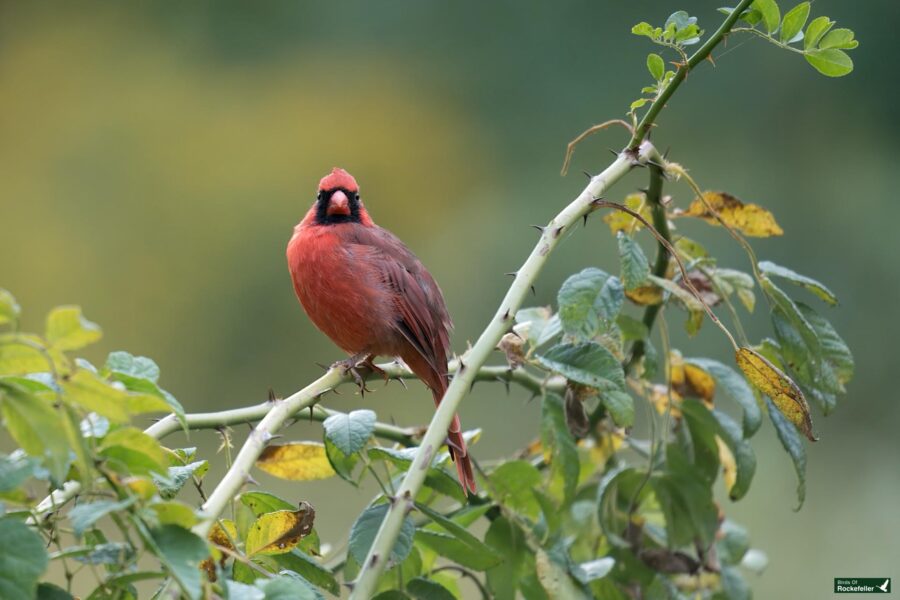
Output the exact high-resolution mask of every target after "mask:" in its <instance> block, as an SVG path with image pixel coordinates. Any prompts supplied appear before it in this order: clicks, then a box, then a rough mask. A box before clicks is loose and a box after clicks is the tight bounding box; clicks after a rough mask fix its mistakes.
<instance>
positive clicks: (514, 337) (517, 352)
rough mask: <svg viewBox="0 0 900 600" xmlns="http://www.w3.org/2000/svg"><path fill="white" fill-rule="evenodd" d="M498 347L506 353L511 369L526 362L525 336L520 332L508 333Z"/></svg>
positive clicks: (501, 339)
mask: <svg viewBox="0 0 900 600" xmlns="http://www.w3.org/2000/svg"><path fill="white" fill-rule="evenodd" d="M497 349H498V350H500V351H501V352H503V354H505V355H506V363H507V364H508V365H509V368H510V369H517V368H519V367H521V366H522V365H523V364H525V338H523V337H522V336H521V335H519V334H518V333H507V334H506V335H504V336H503V337H502V338H500V342H499V343H498V344H497Z"/></svg>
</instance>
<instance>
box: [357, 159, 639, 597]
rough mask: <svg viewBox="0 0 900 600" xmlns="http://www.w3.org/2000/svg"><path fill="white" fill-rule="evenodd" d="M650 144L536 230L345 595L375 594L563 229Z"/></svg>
mask: <svg viewBox="0 0 900 600" xmlns="http://www.w3.org/2000/svg"><path fill="white" fill-rule="evenodd" d="M651 149H652V146H651V145H650V144H649V143H645V144H642V145H641V147H640V150H639V152H638V153H632V152H623V153H621V154H620V155H619V156H618V157H617V158H616V160H615V161H614V162H613V163H612V164H611V165H610V166H609V167H608V168H607V169H606V170H605V171H603V172H602V173H600V174H599V175H596V176H594V177H592V178H591V181H590V183H589V184H588V186H587V187H586V188H585V189H584V191H582V192H581V194H580V195H579V196H578V197H577V198H576V199H575V200H574V201H573V202H572V203H571V204H569V205H568V206H567V207H566V208H564V209H563V211H562V212H560V213H559V214H558V215H557V216H556V217H555V218H554V219H553V220H551V221H550V222H549V223H548V224H547V226H546V227H545V228H544V230H543V232H542V233H541V237H540V239H539V240H538V243H537V244H536V245H535V247H534V249H533V250H532V252H531V254H530V255H529V256H528V259H527V260H526V261H525V264H523V265H522V268H520V269H519V271H518V272H517V273H516V277H515V279H514V280H513V283H512V285H511V286H510V288H509V290H508V291H507V293H506V296H505V297H504V298H503V301H502V302H501V303H500V307H499V308H498V309H497V312H496V314H495V315H494V318H493V319H492V320H491V322H490V323H489V324H488V325H487V327H486V328H485V329H484V331H483V332H482V333H481V336H480V337H479V338H478V341H477V342H476V343H475V345H474V346H473V347H472V349H471V350H470V351H469V352H468V353H467V354H466V357H465V358H464V362H463V364H461V365H460V367H459V370H458V371H457V373H456V376H455V377H454V378H453V381H452V382H451V383H450V387H449V388H448V389H447V391H446V393H445V394H444V397H443V399H442V400H441V404H440V406H439V407H438V409H437V411H436V412H435V415H434V418H433V419H432V420H431V424H430V425H429V426H428V431H427V432H426V433H425V437H424V438H423V439H422V443H421V445H420V449H419V452H417V453H416V457H415V459H414V460H413V464H412V466H410V468H409V471H407V473H406V476H405V477H404V479H403V483H402V484H401V485H400V488H399V489H398V490H397V497H396V498H395V499H394V500H393V501H392V502H391V503H390V505H389V507H388V511H387V514H386V515H385V517H384V520H383V521H382V523H381V527H380V528H379V530H378V533H377V534H376V536H375V540H374V542H373V544H372V548H371V549H370V550H369V554H368V556H367V557H366V559H365V561H363V564H362V568H361V571H360V573H359V576H358V577H357V579H356V581H355V582H354V584H353V591H352V593H351V595H350V598H351V599H354V600H363V599H364V600H368V599H369V598H371V597H372V596H373V595H374V592H375V588H376V584H377V582H378V578H379V576H380V575H381V573H382V572H383V570H384V568H385V566H386V565H387V562H388V557H389V556H390V553H391V549H392V548H393V547H394V543H395V542H396V540H397V535H398V534H399V533H400V528H401V526H402V525H403V519H404V517H405V516H406V514H407V513H408V512H409V511H410V510H412V508H413V499H414V498H415V497H416V495H417V494H418V492H419V490H420V489H421V487H422V483H423V482H424V481H425V475H426V473H427V471H428V467H429V465H430V464H431V461H432V459H433V457H434V455H435V453H436V452H437V451H438V449H439V448H440V447H441V445H442V444H443V443H444V439H445V438H446V437H447V428H448V427H449V426H450V422H451V421H452V420H453V415H454V414H455V413H456V409H457V408H458V407H459V404H460V402H461V401H462V398H463V396H465V395H466V393H467V392H468V391H469V387H470V386H471V385H472V382H474V381H475V376H476V374H477V373H478V370H479V368H480V367H481V365H483V364H484V363H485V362H486V361H487V359H488V357H489V356H490V354H491V352H492V351H493V350H494V348H495V347H496V346H497V342H498V341H500V338H501V337H502V336H503V334H504V333H506V332H507V331H508V330H509V328H510V326H511V325H512V324H513V323H514V322H515V314H516V311H517V310H518V309H519V307H520V306H521V304H522V302H523V300H524V299H525V298H526V297H527V296H528V294H529V293H530V290H531V286H532V284H533V283H534V281H535V279H536V278H537V276H538V274H539V273H540V271H541V269H542V268H543V266H544V265H545V264H546V262H547V259H548V257H549V256H550V254H551V253H552V251H553V249H554V248H555V247H556V245H557V244H558V243H559V240H560V239H561V237H562V234H563V233H565V232H566V231H567V230H568V229H570V228H571V227H572V226H573V225H574V224H575V223H577V222H578V220H579V219H581V217H582V216H584V215H586V214H588V213H589V212H590V211H591V209H592V208H593V207H592V203H593V202H594V201H595V200H596V199H597V198H599V197H600V196H602V195H603V193H604V192H605V191H606V190H607V189H608V188H609V187H610V186H611V185H612V184H613V183H615V182H616V181H618V180H619V179H621V178H622V177H623V176H624V175H625V174H626V173H627V172H628V171H629V170H630V169H631V167H632V166H634V165H635V164H643V163H644V162H645V161H646V156H647V153H648V152H649V151H650V150H651Z"/></svg>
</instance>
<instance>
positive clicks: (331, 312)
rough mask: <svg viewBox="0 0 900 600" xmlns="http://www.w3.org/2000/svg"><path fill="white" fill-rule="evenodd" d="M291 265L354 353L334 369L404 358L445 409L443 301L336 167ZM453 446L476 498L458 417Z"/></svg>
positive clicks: (310, 304) (325, 322) (335, 336)
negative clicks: (390, 358)
mask: <svg viewBox="0 0 900 600" xmlns="http://www.w3.org/2000/svg"><path fill="white" fill-rule="evenodd" d="M287 261H288V268H289V269H290V272H291V279H292V280H293V282H294V290H295V291H296V292H297V298H299V299H300V303H301V304H302V305H303V308H304V310H306V314H307V315H309V318H310V319H311V320H312V322H313V323H314V324H315V325H316V327H318V328H319V329H320V330H321V331H322V332H323V333H324V334H325V335H327V336H328V337H330V338H331V340H332V341H333V342H334V343H335V344H337V345H338V346H340V348H341V349H342V350H344V351H345V352H347V354H350V358H348V359H347V360H345V361H340V363H336V364H340V365H341V366H343V367H344V368H346V369H348V370H349V369H353V368H355V367H356V366H357V365H366V366H368V367H370V368H374V365H373V364H372V359H373V358H374V357H375V356H398V357H400V358H401V359H402V360H403V362H404V363H406V365H407V366H408V367H409V368H410V369H411V370H412V372H413V373H415V374H416V375H417V376H418V377H419V378H420V379H421V380H422V381H423V382H425V385H427V386H428V387H429V388H431V392H432V394H433V395H434V403H435V405H437V404H439V403H440V401H441V398H442V397H443V396H444V392H445V391H446V390H447V385H448V376H447V355H448V354H449V353H450V329H451V328H452V327H453V324H452V323H451V322H450V315H449V314H447V307H446V305H445V304H444V296H443V295H442V294H441V290H440V288H439V287H438V285H437V283H435V281H434V278H433V277H432V276H431V274H430V273H429V272H428V271H427V270H426V269H425V266H424V265H423V264H422V263H421V262H420V261H419V259H418V258H416V256H415V255H414V254H413V253H412V252H410V250H409V248H407V247H406V246H405V245H404V244H403V242H401V241H400V240H399V239H398V238H397V236H395V235H394V234H392V233H391V232H390V231H388V230H386V229H382V228H381V227H379V226H378V225H376V224H375V223H374V222H373V221H372V218H371V217H370V216H369V213H368V212H366V209H365V207H364V206H363V203H362V200H360V198H359V186H358V185H357V184H356V179H354V178H353V176H352V175H350V173H348V172H347V171H345V170H343V169H338V168H335V169H333V170H332V171H331V173H330V174H328V175H326V176H325V177H323V178H322V180H321V181H320V182H319V194H318V196H317V197H316V201H315V203H314V204H313V205H312V208H310V209H309V212H307V213H306V216H305V217H304V218H303V220H302V221H301V222H300V224H299V225H297V226H296V227H295V228H294V235H293V237H292V238H291V241H290V242H289V243H288V247H287ZM376 370H377V369H376ZM447 446H448V448H449V449H450V455H451V456H452V457H453V459H454V460H455V461H456V470H457V472H458V474H459V481H460V483H461V484H462V486H463V489H464V490H467V489H468V490H471V491H472V492H473V493H474V492H475V477H474V476H473V474H472V463H471V462H470V460H469V455H468V453H467V451H466V442H465V440H463V437H462V429H461V427H460V424H459V417H458V416H456V415H454V416H453V423H452V424H451V425H450V429H449V431H448V432H447Z"/></svg>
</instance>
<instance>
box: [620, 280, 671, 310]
mask: <svg viewBox="0 0 900 600" xmlns="http://www.w3.org/2000/svg"><path fill="white" fill-rule="evenodd" d="M625 296H626V297H627V298H628V299H629V300H631V301H632V302H634V303H635V304H637V305H639V306H648V305H651V304H659V303H661V302H662V300H663V291H662V288H661V287H659V286H655V285H642V286H639V287H636V288H634V289H632V290H625Z"/></svg>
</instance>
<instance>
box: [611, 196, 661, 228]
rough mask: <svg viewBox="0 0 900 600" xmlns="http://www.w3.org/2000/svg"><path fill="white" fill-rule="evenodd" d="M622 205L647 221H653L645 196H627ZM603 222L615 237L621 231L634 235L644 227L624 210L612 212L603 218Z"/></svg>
mask: <svg viewBox="0 0 900 600" xmlns="http://www.w3.org/2000/svg"><path fill="white" fill-rule="evenodd" d="M622 204H624V205H625V206H626V207H627V208H630V209H631V210H633V211H634V212H636V213H638V214H639V215H641V216H642V217H644V218H645V219H647V221H651V220H652V219H653V215H652V214H651V213H650V207H649V206H647V197H646V196H645V195H644V194H629V195H627V196H625V200H623V201H622ZM603 222H604V223H606V224H607V225H609V229H610V231H612V232H613V235H615V234H617V233H619V232H620V231H624V232H625V233H634V232H635V231H639V230H640V229H641V227H643V225H642V224H641V222H640V221H638V220H637V219H635V218H634V217H632V216H631V215H629V214H628V213H626V212H625V211H623V210H614V211H612V212H610V213H609V214H607V215H606V216H604V217H603Z"/></svg>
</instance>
